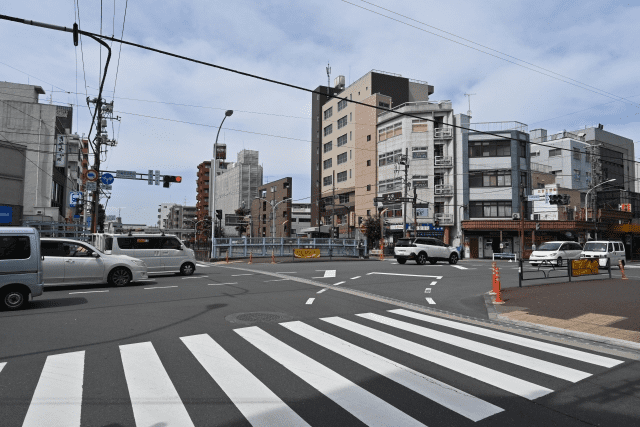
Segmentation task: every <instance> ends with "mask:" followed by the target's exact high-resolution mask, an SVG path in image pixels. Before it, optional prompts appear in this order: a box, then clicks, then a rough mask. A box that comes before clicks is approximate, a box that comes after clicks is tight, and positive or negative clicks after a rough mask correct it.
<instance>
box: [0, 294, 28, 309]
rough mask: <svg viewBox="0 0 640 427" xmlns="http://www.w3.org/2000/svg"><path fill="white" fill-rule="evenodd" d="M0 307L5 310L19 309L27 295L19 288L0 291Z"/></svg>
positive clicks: (25, 300)
mask: <svg viewBox="0 0 640 427" xmlns="http://www.w3.org/2000/svg"><path fill="white" fill-rule="evenodd" d="M0 298H1V299H2V300H1V301H0V303H1V305H0V307H1V308H3V309H5V310H20V309H21V308H23V307H24V306H25V304H26V303H27V298H28V296H27V295H25V294H24V293H23V292H22V291H20V290H19V289H7V290H6V291H0Z"/></svg>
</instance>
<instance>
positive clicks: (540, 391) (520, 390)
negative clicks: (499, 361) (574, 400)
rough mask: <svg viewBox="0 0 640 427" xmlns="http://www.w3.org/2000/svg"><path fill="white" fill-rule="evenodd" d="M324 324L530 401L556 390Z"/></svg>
mask: <svg viewBox="0 0 640 427" xmlns="http://www.w3.org/2000/svg"><path fill="white" fill-rule="evenodd" d="M321 320H324V321H325V322H327V323H331V324H332V325H336V326H339V327H341V328H344V329H346V330H348V331H351V332H354V333H356V334H360V335H362V336H365V337H367V338H370V339H372V340H374V341H377V342H380V343H382V344H385V345H388V346H390V347H393V348H395V349H398V350H401V351H404V352H406V353H409V354H412V355H414V356H417V357H419V358H421V359H424V360H426V361H429V362H431V363H434V364H436V365H440V366H442V367H444V368H448V369H451V370H452V371H454V372H458V373H460V374H462V375H466V376H468V377H471V378H475V379H477V380H478V381H482V382H485V383H487V384H490V385H492V386H495V387H498V388H501V389H503V390H506V391H508V392H510V393H513V394H516V395H518V396H521V397H524V398H527V399H531V400H533V399H537V398H539V397H542V396H545V395H547V394H549V393H552V392H553V390H551V389H548V388H546V387H542V386H539V385H537V384H534V383H531V382H529V381H525V380H521V379H520V378H517V377H514V376H511V375H508V374H504V373H502V372H500V371H496V370H494V369H489V368H487V367H485V366H482V365H478V364H477V363H473V362H470V361H468V360H465V359H461V358H459V357H456V356H452V355H450V354H447V353H443V352H441V351H438V350H434V349H432V348H429V347H427V346H424V345H420V344H417V343H414V342H412V341H409V340H406V339H404V338H400V337H396V336H394V335H391V334H388V333H386V332H382V331H378V330H376V329H373V328H370V327H368V326H364V325H360V324H358V323H355V322H352V321H350V320H346V319H341V318H339V317H329V318H324V319H321Z"/></svg>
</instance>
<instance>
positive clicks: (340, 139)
mask: <svg viewBox="0 0 640 427" xmlns="http://www.w3.org/2000/svg"><path fill="white" fill-rule="evenodd" d="M346 143H347V134H346V133H345V134H344V135H342V136H340V137H338V147H342V146H343V145H345V144H346Z"/></svg>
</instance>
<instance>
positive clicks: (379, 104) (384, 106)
mask: <svg viewBox="0 0 640 427" xmlns="http://www.w3.org/2000/svg"><path fill="white" fill-rule="evenodd" d="M378 107H383V108H389V103H388V102H382V101H379V102H378Z"/></svg>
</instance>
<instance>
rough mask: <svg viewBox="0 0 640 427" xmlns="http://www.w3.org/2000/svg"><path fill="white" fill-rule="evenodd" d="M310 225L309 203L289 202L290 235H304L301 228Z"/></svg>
mask: <svg viewBox="0 0 640 427" xmlns="http://www.w3.org/2000/svg"><path fill="white" fill-rule="evenodd" d="M310 226H311V204H309V203H292V204H291V237H295V236H301V237H304V236H306V233H304V232H303V231H302V230H304V229H306V228H309V227H310Z"/></svg>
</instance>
